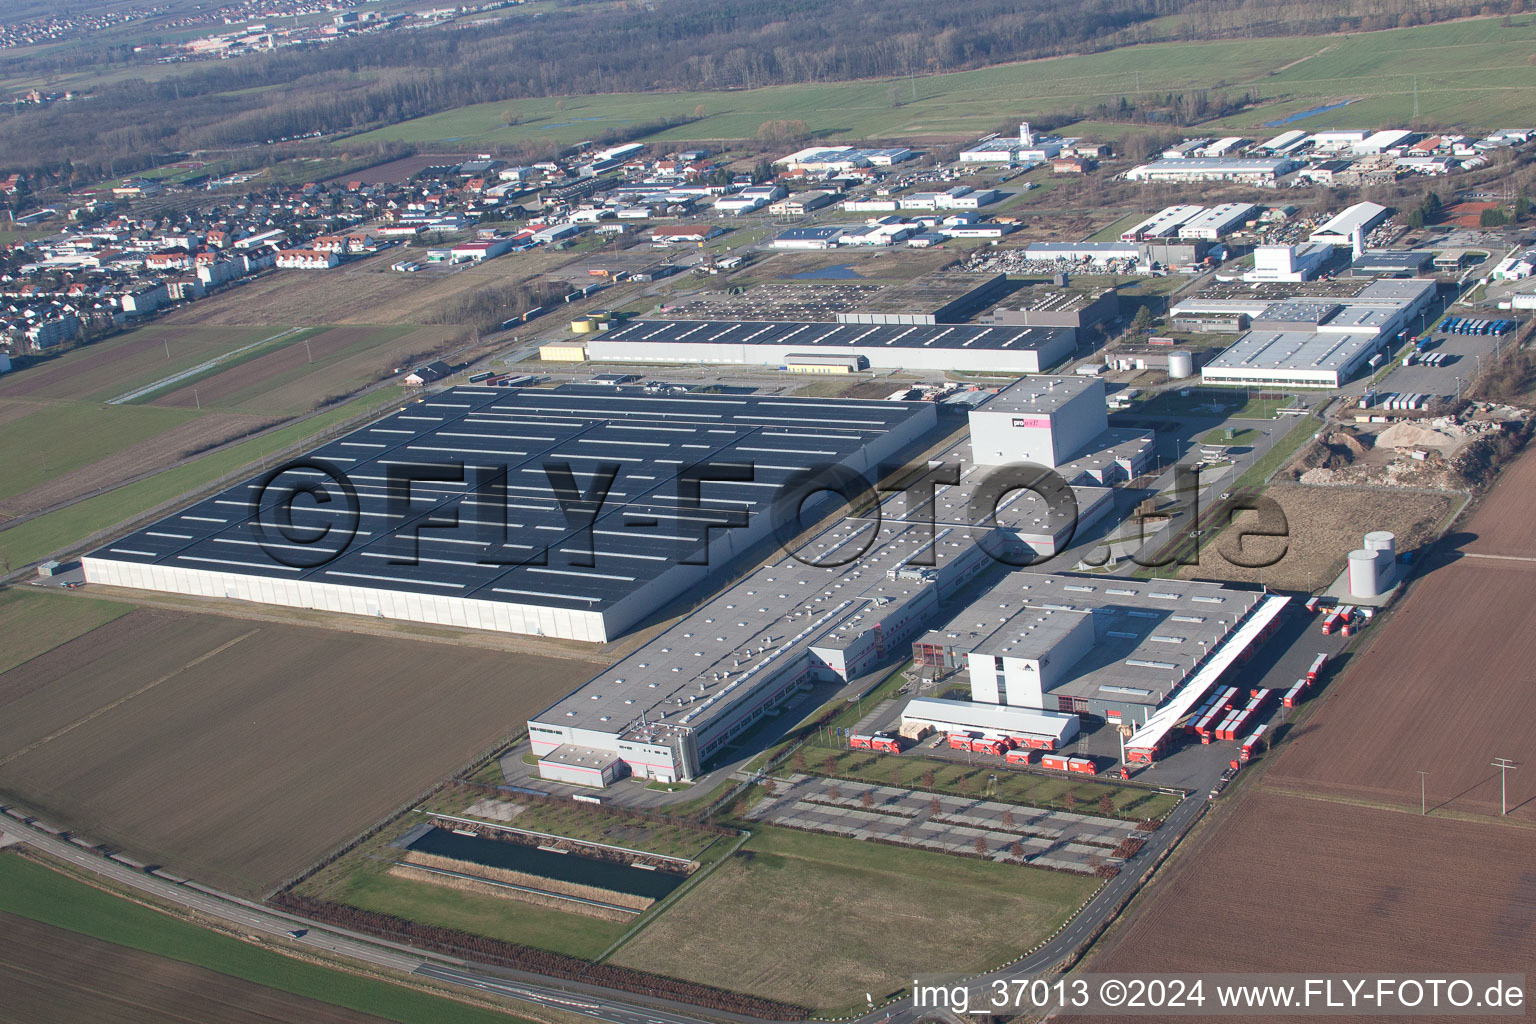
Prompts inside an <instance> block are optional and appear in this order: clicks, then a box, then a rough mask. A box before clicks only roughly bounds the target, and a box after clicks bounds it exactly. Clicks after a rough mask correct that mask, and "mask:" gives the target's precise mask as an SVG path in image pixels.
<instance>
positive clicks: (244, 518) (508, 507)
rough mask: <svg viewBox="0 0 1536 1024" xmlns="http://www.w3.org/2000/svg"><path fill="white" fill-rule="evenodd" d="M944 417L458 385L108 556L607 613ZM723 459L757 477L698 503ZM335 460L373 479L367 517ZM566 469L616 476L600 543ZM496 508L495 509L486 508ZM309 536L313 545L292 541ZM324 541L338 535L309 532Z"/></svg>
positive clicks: (810, 402) (150, 530)
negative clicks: (714, 537) (788, 499)
mask: <svg viewBox="0 0 1536 1024" xmlns="http://www.w3.org/2000/svg"><path fill="white" fill-rule="evenodd" d="M924 412H925V410H924V409H922V408H921V407H920V406H919V405H917V404H916V403H907V402H883V401H867V400H866V401H859V400H848V399H808V398H777V397H772V396H760V395H719V394H669V393H665V392H662V391H661V390H659V389H648V388H645V387H626V386H600V385H578V384H566V385H563V386H561V387H558V388H553V389H543V388H487V387H459V388H453V389H450V390H447V391H443V392H440V393H437V394H433V395H429V396H426V397H424V398H421V399H405V400H404V404H402V405H401V407H400V408H399V409H398V410H397V411H395V412H393V413H391V414H389V415H387V416H385V417H384V418H382V419H380V420H378V421H376V422H374V423H371V424H369V425H368V426H365V427H362V428H361V429H359V430H355V431H353V432H352V433H350V434H347V435H346V436H344V437H341V438H338V439H336V440H334V441H331V442H329V443H327V444H325V445H322V446H321V447H319V448H317V449H315V450H314V451H311V452H309V453H307V454H306V455H304V456H301V457H299V458H297V459H295V460H292V462H290V463H289V466H290V467H292V468H289V469H285V470H284V471H283V472H282V474H281V475H279V476H277V477H276V478H274V480H273V481H272V484H273V485H272V486H268V487H266V488H263V486H262V484H263V479H264V478H263V477H254V478H252V479H249V480H246V481H244V482H242V483H239V484H236V485H234V486H232V487H230V488H228V489H226V490H224V491H222V492H220V493H219V494H216V495H214V496H213V497H210V498H206V499H204V500H203V501H200V502H198V503H196V504H195V505H193V506H191V507H190V508H187V509H185V510H183V511H181V512H177V513H175V514H173V515H171V516H167V517H166V518H164V519H161V520H159V521H158V522H156V523H154V524H152V525H150V526H147V527H144V528H142V529H140V530H137V531H135V532H133V533H131V534H129V535H128V536H126V537H124V538H122V539H121V540H117V541H114V542H112V543H110V544H108V545H106V546H104V547H102V548H99V549H97V550H96V551H94V552H92V553H91V557H95V558H102V559H110V560H114V561H125V562H134V563H140V564H148V565H162V566H171V567H179V568H187V569H199V570H203V571H208V572H227V573H235V574H240V575H247V576H260V577H270V578H273V579H278V580H309V581H313V582H319V583H329V584H333V585H337V586H360V587H369V588H376V589H383V590H393V591H404V592H409V593H417V594H430V595H434V596H439V597H457V598H474V599H478V600H483V601H503V602H509V603H515V604H531V605H541V606H546V607H554V608H569V609H578V610H602V609H604V608H607V607H608V606H610V605H612V604H613V603H614V602H616V601H618V600H620V599H622V598H624V597H626V596H628V595H630V594H631V593H633V592H635V591H636V590H638V589H639V588H641V587H643V586H644V585H646V584H647V583H648V582H650V581H651V580H652V579H654V578H656V577H657V576H659V575H660V574H661V573H662V572H663V571H665V570H666V569H668V568H670V567H671V566H672V565H674V564H677V562H678V561H680V560H681V559H682V558H683V557H684V556H687V555H694V554H700V553H701V552H702V549H703V543H704V541H703V533H702V532H701V531H704V530H706V529H708V527H709V524H715V525H716V526H719V525H721V524H723V523H724V522H725V521H726V520H727V519H728V518H730V517H731V516H732V515H733V514H739V513H740V512H745V513H746V514H747V515H748V516H755V515H759V514H762V513H764V512H766V511H768V509H769V508H770V506H771V503H772V501H773V499H774V497H775V496H776V494H777V493H778V492H779V490H780V489H781V488H782V487H783V485H784V483H785V482H786V481H787V480H789V479H790V477H791V476H793V475H794V474H795V473H797V472H799V471H801V470H804V469H808V468H810V467H812V466H814V465H817V464H822V463H829V462H839V461H842V460H843V459H844V458H846V457H848V456H850V455H852V454H853V453H854V452H856V451H857V450H859V449H860V448H862V447H863V446H865V445H866V444H869V443H871V442H872V441H873V440H875V439H877V438H879V437H881V436H882V435H884V434H886V433H888V432H889V431H891V430H893V429H896V428H898V427H900V426H901V425H903V424H905V423H906V422H907V421H908V420H909V418H910V417H912V416H916V415H921V414H923V413H924ZM706 461H711V462H727V463H743V464H750V465H751V466H752V467H753V478H752V480H750V481H742V482H717V481H710V482H706V483H703V484H701V485H700V488H701V489H700V501H699V502H698V506H699V507H692V504H691V503H690V502H688V500H687V498H686V497H685V495H684V494H683V493H682V489H681V488H680V486H679V481H678V474H679V473H680V472H681V471H682V469H683V468H684V467H685V466H689V465H694V464H697V463H701V462H706ZM321 466H328V467H331V468H332V469H334V470H335V471H336V472H337V473H339V474H340V475H341V476H343V477H344V478H345V480H346V481H347V482H348V483H349V485H350V486H351V487H352V488H353V489H355V492H356V508H355V509H352V508H351V502H350V501H349V500H347V497H346V495H345V494H344V493H343V489H342V487H341V486H340V485H339V484H338V483H337V482H336V481H335V480H333V479H331V478H330V476H329V474H328V473H324V472H322V470H321V468H320V467H321ZM551 466H554V467H556V468H557V469H558V467H560V466H564V467H568V470H569V472H570V474H571V481H572V482H573V483H574V484H575V486H576V487H577V488H579V489H580V491H581V492H582V493H583V494H586V493H588V492H589V491H590V489H591V487H592V486H593V482H594V480H596V479H597V477H598V474H599V472H600V471H601V470H602V468H603V467H605V466H606V467H616V470H617V475H616V476H615V477H614V478H613V483H612V486H611V487H610V489H609V490H608V491H607V495H606V497H605V498H604V500H603V502H602V504H601V506H600V510H599V512H598V513H597V517H596V519H595V520H592V521H591V522H590V528H591V534H590V543H589V541H588V534H587V532H586V529H585V527H586V526H587V525H588V521H587V520H585V519H582V518H581V517H579V516H577V517H573V516H571V515H567V513H566V512H565V511H564V509H563V507H562V505H561V502H560V500H559V498H558V497H557V494H556V491H555V484H554V482H553V478H552V477H551V476H550V467H551ZM455 470H457V473H455ZM503 471H504V473H505V476H504V478H503V479H502V481H501V483H500V484H498V483H496V481H495V477H496V475H497V474H498V473H501V472H503ZM406 472H409V473H410V474H411V475H414V476H417V477H423V476H429V475H431V474H433V473H442V474H446V475H447V476H449V477H454V476H456V477H457V478H456V479H418V480H416V481H415V482H413V483H411V484H409V485H406V486H407V487H408V492H405V491H402V489H401V484H400V482H399V481H400V476H401V474H403V473H406ZM303 486H318V487H320V488H322V489H324V490H325V493H326V494H327V495H329V498H330V500H329V501H328V502H326V503H324V504H322V503H319V502H316V501H314V500H312V499H310V498H306V497H299V498H297V499H296V500H295V501H294V503H293V508H292V523H291V525H284V524H282V523H281V522H280V520H281V515H280V514H278V513H276V511H275V510H276V508H277V506H278V503H279V502H280V501H281V500H282V499H283V497H284V495H285V494H292V493H293V490H294V489H295V488H300V487H303ZM498 488H499V489H501V490H504V493H505V502H504V505H503V503H502V502H501V501H500V500H499V499H498ZM407 498H408V500H406V499H407ZM487 503H489V504H491V505H492V506H493V507H492V508H491V509H489V510H487V513H486V514H485V515H482V514H481V510H482V508H483V507H484V506H485V505H486V504H487ZM498 505H502V506H503V507H500V508H498V507H495V506H498ZM258 522H259V525H258ZM501 522H505V524H506V530H505V532H504V533H503V532H502V531H501V530H500V528H499V526H500V523H501ZM444 523H447V524H449V525H441V524H444ZM455 523H456V524H457V525H452V524H455ZM328 530H329V531H331V532H330V533H326V532H325V531H328ZM290 531H291V532H292V534H294V535H298V536H300V540H299V541H297V542H294V543H289V542H288V540H287V538H286V537H285V534H288V533H290ZM314 535H323V537H322V539H321V540H319V541H316V542H315V543H306V542H305V540H306V539H307V537H310V536H314ZM541 551H542V552H543V554H542V555H541V553H540V552H541ZM587 563H590V564H587Z"/></svg>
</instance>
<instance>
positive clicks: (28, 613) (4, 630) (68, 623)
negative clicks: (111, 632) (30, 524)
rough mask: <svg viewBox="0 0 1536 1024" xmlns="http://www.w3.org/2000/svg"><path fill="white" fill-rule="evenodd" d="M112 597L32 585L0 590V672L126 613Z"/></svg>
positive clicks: (123, 605)
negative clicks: (2, 640)
mask: <svg viewBox="0 0 1536 1024" xmlns="http://www.w3.org/2000/svg"><path fill="white" fill-rule="evenodd" d="M131 610H132V608H131V607H130V606H129V605H126V604H119V603H118V602H116V601H98V600H95V599H93V598H88V597H78V596H76V595H74V594H61V593H59V592H57V591H54V592H52V593H50V592H48V591H46V590H40V589H37V588H34V587H25V588H21V589H15V590H0V636H3V637H5V646H4V647H3V648H0V673H4V672H9V671H10V670H11V669H13V668H15V667H16V666H18V665H24V664H26V663H27V662H28V661H30V660H32V659H33V658H35V657H37V656H38V655H39V654H44V653H46V652H48V651H51V650H53V649H54V648H55V647H57V646H59V645H60V644H65V643H68V642H69V641H71V640H73V639H75V637H77V636H82V635H84V634H86V633H89V632H90V631H91V630H93V629H95V628H96V627H97V626H103V625H106V624H107V623H108V622H111V621H112V620H113V619H115V618H118V617H120V616H123V615H126V614H128V612H129V611H131Z"/></svg>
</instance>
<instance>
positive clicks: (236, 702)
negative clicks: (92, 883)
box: [0, 609, 590, 894]
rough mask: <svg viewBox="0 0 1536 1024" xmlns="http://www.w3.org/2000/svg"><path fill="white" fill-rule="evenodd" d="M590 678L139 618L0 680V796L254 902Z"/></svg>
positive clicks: (249, 627) (405, 648)
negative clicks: (250, 896)
mask: <svg viewBox="0 0 1536 1024" xmlns="http://www.w3.org/2000/svg"><path fill="white" fill-rule="evenodd" d="M589 671H590V666H588V665H587V664H586V663H585V662H581V661H558V660H554V659H549V658H543V657H538V656H534V655H528V654H518V655H510V654H506V653H503V652H497V651H490V650H484V649H481V648H475V647H465V646H460V645H451V646H449V645H442V644H437V643H431V642H426V641H417V640H405V639H398V638H394V637H384V636H365V635H359V634H354V633H341V632H330V631H326V630H322V629H314V628H309V627H302V626H290V625H284V624H274V623H270V622H258V621H249V620H242V619H238V618H225V617H222V616H217V615H206V614H188V613H185V612H172V611H160V610H151V609H138V610H135V611H133V612H131V613H130V614H128V615H125V616H123V617H121V618H119V619H115V620H114V621H112V622H109V623H107V624H105V625H103V626H101V627H99V628H97V629H95V630H92V631H91V632H89V633H86V634H85V635H84V636H82V637H80V638H78V639H75V640H72V641H70V642H68V643H65V644H63V645H61V646H59V647H56V648H54V649H53V650H52V651H49V652H48V653H46V654H43V655H41V656H39V657H36V658H33V659H32V660H31V661H29V662H28V663H27V664H26V665H25V666H24V667H23V668H20V669H13V670H12V671H10V672H7V673H5V674H4V675H0V793H4V795H5V796H6V797H8V798H10V799H12V800H15V801H16V802H18V803H20V804H22V805H24V806H27V807H30V808H32V809H34V810H35V811H37V812H38V813H40V814H41V815H43V816H44V817H46V818H48V819H49V820H52V821H56V822H57V823H58V824H60V825H61V826H65V827H68V828H72V829H75V830H78V831H80V832H82V833H84V834H86V835H89V836H91V837H93V838H95V839H97V840H100V841H105V842H108V843H112V844H115V845H117V846H118V847H120V848H122V849H124V850H126V851H128V852H130V853H131V854H132V855H134V856H135V857H136V858H137V859H140V860H145V861H150V862H155V863H161V864H165V865H167V866H169V867H171V868H172V869H174V870H177V871H178V872H181V873H185V874H189V875H192V876H195V877H197V878H199V879H202V880H204V881H207V882H209V883H211V884H213V885H216V886H219V887H221V888H226V889H230V890H234V891H238V892H242V893H247V894H260V893H263V892H266V891H268V890H269V889H271V888H272V887H273V886H276V885H277V884H279V883H281V882H283V881H284V880H286V879H288V878H291V877H293V876H295V875H297V874H299V873H300V872H302V871H303V870H304V869H305V868H306V867H307V866H308V865H310V864H312V863H314V862H315V861H317V860H319V859H320V858H321V857H323V856H324V855H325V853H326V852H327V851H329V850H331V849H333V848H335V847H336V846H338V845H340V844H341V843H343V842H345V841H346V840H347V839H349V838H350V837H352V836H355V835H357V834H358V833H360V832H362V831H364V830H365V829H366V828H367V827H368V826H369V825H371V824H372V823H374V822H375V821H377V820H379V819H380V818H382V817H384V816H385V815H387V814H388V813H390V812H391V811H392V810H394V809H395V808H397V807H399V806H401V805H402V804H404V803H405V802H407V801H409V800H411V799H412V798H413V797H415V796H417V795H419V794H420V793H421V792H423V791H424V790H425V789H427V788H428V787H429V786H431V785H432V784H433V783H434V782H436V781H438V780H440V779H441V778H443V777H444V776H445V775H447V774H449V773H451V772H452V771H454V770H455V769H457V768H458V767H460V766H461V765H462V764H464V763H465V762H467V761H469V760H471V759H472V758H473V757H474V756H476V755H477V754H479V753H481V752H482V751H484V750H487V749H489V748H490V747H492V746H494V745H495V744H496V743H497V742H498V741H499V740H502V739H503V738H505V737H506V736H507V735H508V734H510V733H512V732H513V731H514V730H516V729H517V728H518V727H519V726H520V725H521V724H522V722H523V721H524V720H525V719H526V717H527V716H528V715H529V714H531V713H533V712H534V711H537V710H538V709H539V708H541V707H544V706H546V705H548V704H549V702H550V701H551V700H553V699H554V698H555V697H557V696H559V695H560V694H563V693H565V692H567V691H569V690H570V689H571V688H572V687H573V686H574V685H575V684H576V683H577V682H579V681H580V680H581V679H583V678H585V677H586V675H587V673H588V672H589Z"/></svg>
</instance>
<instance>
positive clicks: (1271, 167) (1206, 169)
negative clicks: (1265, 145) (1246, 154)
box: [1125, 157, 1299, 185]
mask: <svg viewBox="0 0 1536 1024" xmlns="http://www.w3.org/2000/svg"><path fill="white" fill-rule="evenodd" d="M1297 166H1299V165H1298V164H1297V163H1296V162H1295V161H1294V160H1290V159H1287V158H1285V157H1260V158H1226V157H1181V158H1177V159H1162V160H1154V161H1152V162H1151V163H1148V164H1142V165H1141V166H1139V167H1133V168H1131V169H1130V170H1129V171H1126V172H1125V177H1126V180H1128V181H1174V182H1199V181H1238V182H1244V183H1247V184H1250V185H1273V184H1274V183H1275V180H1276V179H1277V178H1279V177H1281V176H1282V175H1284V174H1287V173H1289V172H1291V171H1293V170H1295V169H1296V168H1297Z"/></svg>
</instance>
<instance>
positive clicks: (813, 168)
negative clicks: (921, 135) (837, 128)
mask: <svg viewBox="0 0 1536 1024" xmlns="http://www.w3.org/2000/svg"><path fill="white" fill-rule="evenodd" d="M915 155H916V154H915V153H913V152H912V150H910V149H906V148H905V147H896V148H887V149H858V148H855V147H853V146H810V147H808V148H806V149H802V150H798V151H796V152H794V153H791V154H789V155H788V156H781V157H779V158H778V159H777V160H775V161H774V164H776V165H782V166H783V167H785V168H787V169H788V170H791V171H810V172H812V173H840V172H846V171H852V170H855V169H857V168H860V167H890V166H892V165H893V164H899V163H902V162H904V161H907V160H911V159H912V158H913V157H914V156H915Z"/></svg>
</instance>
